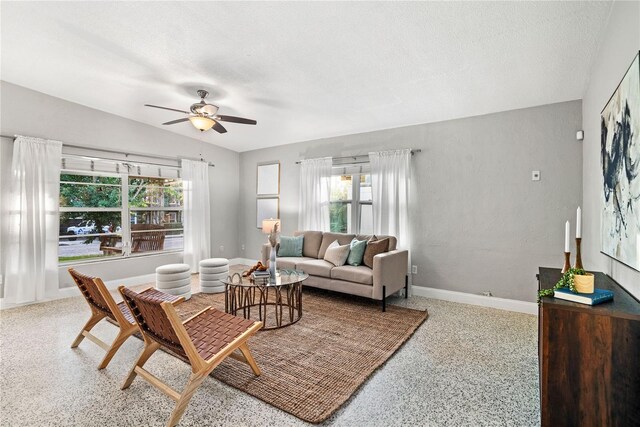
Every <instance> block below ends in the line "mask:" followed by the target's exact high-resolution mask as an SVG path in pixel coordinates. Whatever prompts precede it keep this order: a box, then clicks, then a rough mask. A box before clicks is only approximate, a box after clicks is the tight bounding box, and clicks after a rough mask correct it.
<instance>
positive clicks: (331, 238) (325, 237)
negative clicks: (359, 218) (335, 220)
mask: <svg viewBox="0 0 640 427" xmlns="http://www.w3.org/2000/svg"><path fill="white" fill-rule="evenodd" d="M355 236H356V235H355V234H343V233H328V232H327V233H323V234H322V243H321V244H320V250H319V251H318V258H324V254H325V253H326V252H327V248H328V247H329V245H330V244H332V243H333V242H335V241H336V240H337V241H338V244H339V245H341V246H342V245H348V244H349V243H351V240H353V238H354V237H355Z"/></svg>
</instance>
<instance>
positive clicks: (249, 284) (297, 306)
mask: <svg viewBox="0 0 640 427" xmlns="http://www.w3.org/2000/svg"><path fill="white" fill-rule="evenodd" d="M236 277H237V278H238V279H239V280H237V279H236ZM308 277H309V275H308V274H307V273H304V272H302V271H296V270H280V271H279V272H278V275H277V281H276V283H270V278H264V279H259V278H256V279H255V280H254V279H250V280H243V278H242V277H241V276H240V275H239V274H237V273H236V274H234V277H229V278H228V279H227V280H226V281H225V284H226V293H225V311H226V312H227V313H230V314H233V315H236V316H243V317H244V318H245V319H251V318H252V313H251V311H252V309H253V317H256V314H257V320H259V321H261V322H262V323H263V327H262V329H264V330H269V329H278V328H282V327H285V326H289V325H292V324H294V323H296V322H297V321H298V320H300V319H301V318H302V281H303V280H305V279H307V278H308Z"/></svg>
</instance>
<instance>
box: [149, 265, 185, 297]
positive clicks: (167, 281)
mask: <svg viewBox="0 0 640 427" xmlns="http://www.w3.org/2000/svg"><path fill="white" fill-rule="evenodd" d="M156 289H157V290H159V291H162V292H164V293H166V294H170V295H176V296H179V297H184V299H189V298H191V267H189V264H167V265H162V266H160V267H158V268H156Z"/></svg>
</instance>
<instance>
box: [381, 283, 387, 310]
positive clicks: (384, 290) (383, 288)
mask: <svg viewBox="0 0 640 427" xmlns="http://www.w3.org/2000/svg"><path fill="white" fill-rule="evenodd" d="M386 299H387V287H386V286H383V287H382V312H383V313H384V312H385V311H387V301H386Z"/></svg>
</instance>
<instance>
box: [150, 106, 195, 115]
mask: <svg viewBox="0 0 640 427" xmlns="http://www.w3.org/2000/svg"><path fill="white" fill-rule="evenodd" d="M144 106H145V107H153V108H159V109H161V110H169V111H177V112H178V113H185V114H190V113H189V112H188V111H184V110H176V109H175V108H169V107H161V106H159V105H151V104H144Z"/></svg>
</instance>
